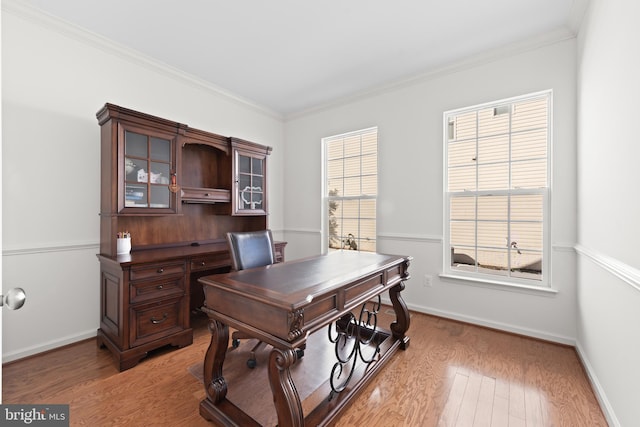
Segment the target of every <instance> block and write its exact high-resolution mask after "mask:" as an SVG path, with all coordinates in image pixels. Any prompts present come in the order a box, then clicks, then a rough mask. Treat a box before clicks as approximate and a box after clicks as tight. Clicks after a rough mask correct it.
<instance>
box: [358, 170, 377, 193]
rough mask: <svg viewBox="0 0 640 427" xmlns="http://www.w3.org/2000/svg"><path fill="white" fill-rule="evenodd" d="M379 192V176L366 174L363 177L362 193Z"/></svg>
mask: <svg viewBox="0 0 640 427" xmlns="http://www.w3.org/2000/svg"><path fill="white" fill-rule="evenodd" d="M377 193H378V176H377V175H365V176H363V177H362V194H366V195H369V196H375V195H376V194H377Z"/></svg>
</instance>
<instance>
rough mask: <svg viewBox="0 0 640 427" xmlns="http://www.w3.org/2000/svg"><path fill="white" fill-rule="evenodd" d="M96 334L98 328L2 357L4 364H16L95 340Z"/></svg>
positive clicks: (5, 354)
mask: <svg viewBox="0 0 640 427" xmlns="http://www.w3.org/2000/svg"><path fill="white" fill-rule="evenodd" d="M96 333H97V328H95V329H91V330H89V331H85V332H82V333H79V334H74V335H67V336H66V337H62V338H60V339H56V340H53V341H49V342H46V343H43V344H38V345H35V346H31V347H27V348H23V349H20V350H17V351H13V352H9V353H4V354H3V355H2V363H9V362H15V361H16V360H20V359H24V358H25V357H29V356H34V355H36V354H39V353H43V352H46V351H49V350H53V349H56V348H58V347H63V346H65V345H69V344H74V343H76V342H78V341H83V340H86V339H89V338H95V336H96Z"/></svg>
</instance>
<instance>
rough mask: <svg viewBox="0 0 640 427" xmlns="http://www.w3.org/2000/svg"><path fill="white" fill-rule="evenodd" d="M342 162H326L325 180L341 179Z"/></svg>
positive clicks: (336, 160) (337, 160)
mask: <svg viewBox="0 0 640 427" xmlns="http://www.w3.org/2000/svg"><path fill="white" fill-rule="evenodd" d="M343 168H344V161H343V160H342V159H335V160H329V161H328V162H327V178H328V179H333V178H342V175H343V173H344V169H343Z"/></svg>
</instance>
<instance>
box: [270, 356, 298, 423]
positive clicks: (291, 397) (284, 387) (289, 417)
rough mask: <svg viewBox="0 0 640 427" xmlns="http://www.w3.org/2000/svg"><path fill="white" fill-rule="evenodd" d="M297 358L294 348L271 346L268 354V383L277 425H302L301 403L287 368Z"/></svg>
mask: <svg viewBox="0 0 640 427" xmlns="http://www.w3.org/2000/svg"><path fill="white" fill-rule="evenodd" d="M296 360H297V354H296V351H295V350H291V349H287V350H280V349H278V348H275V347H274V348H273V350H271V354H270V355H269V384H270V385H271V392H272V393H273V401H274V403H275V406H276V412H277V414H278V427H302V426H304V414H303V413H302V403H301V402H300V396H299V395H298V391H297V390H296V386H295V384H294V383H293V379H292V378H291V372H290V370H289V368H290V367H291V365H293V364H294V363H295V362H296Z"/></svg>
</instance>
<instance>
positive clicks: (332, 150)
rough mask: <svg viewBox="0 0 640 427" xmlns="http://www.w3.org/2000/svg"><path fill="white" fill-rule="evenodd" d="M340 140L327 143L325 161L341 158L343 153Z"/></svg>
mask: <svg viewBox="0 0 640 427" xmlns="http://www.w3.org/2000/svg"><path fill="white" fill-rule="evenodd" d="M342 150H343V144H342V139H338V140H334V141H329V142H327V159H328V160H331V159H336V158H342V157H343V155H344V153H343V152H342Z"/></svg>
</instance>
